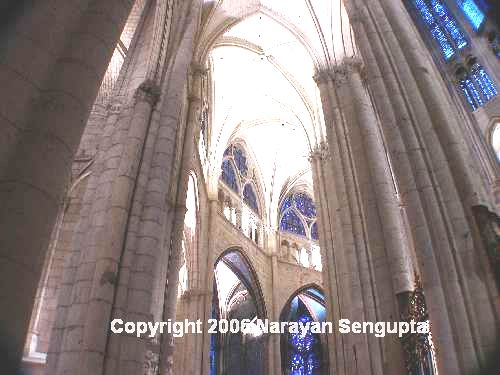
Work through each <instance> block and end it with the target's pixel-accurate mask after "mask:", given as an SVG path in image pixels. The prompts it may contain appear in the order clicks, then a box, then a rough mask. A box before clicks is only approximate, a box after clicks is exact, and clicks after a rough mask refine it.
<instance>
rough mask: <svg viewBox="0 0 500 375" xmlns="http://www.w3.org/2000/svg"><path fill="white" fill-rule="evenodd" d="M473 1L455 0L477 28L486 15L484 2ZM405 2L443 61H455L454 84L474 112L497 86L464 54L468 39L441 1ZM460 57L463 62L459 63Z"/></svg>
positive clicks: (491, 97) (473, 60)
mask: <svg viewBox="0 0 500 375" xmlns="http://www.w3.org/2000/svg"><path fill="white" fill-rule="evenodd" d="M477 1H478V0H455V2H456V4H457V6H458V8H459V9H460V10H461V11H462V12H463V13H464V16H465V17H466V18H467V20H468V21H469V22H470V23H471V25H472V28H473V30H475V31H478V30H479V29H480V28H481V26H482V25H483V24H484V22H485V21H486V15H485V13H484V11H483V10H482V9H484V7H485V5H484V4H482V5H481V6H480V5H478V2H477ZM409 2H410V4H411V8H412V9H413V11H412V12H411V13H412V14H414V15H416V17H417V21H418V22H417V23H419V24H421V25H422V26H423V28H424V29H425V30H424V32H426V33H428V34H429V35H430V36H431V38H432V39H433V40H434V42H436V43H437V45H438V46H439V52H440V55H441V57H442V58H443V59H444V61H445V62H447V63H450V62H451V61H454V62H456V63H458V66H459V68H458V69H456V70H455V77H456V87H457V88H458V91H459V92H460V93H461V94H462V97H463V98H464V101H465V102H466V103H467V105H468V106H469V108H470V109H471V110H472V111H476V110H477V109H478V108H479V107H482V106H484V105H485V104H486V103H487V102H489V101H490V100H491V99H493V98H494V97H496V95H497V88H496V85H495V83H494V81H493V79H492V78H491V76H490V75H489V74H488V72H487V71H486V69H485V68H484V67H483V66H482V65H481V64H479V63H478V62H477V59H476V58H475V57H473V56H470V55H467V54H468V53H470V48H469V47H470V41H469V40H468V39H467V37H466V35H465V32H464V30H463V29H462V27H461V26H460V24H459V23H458V21H457V20H456V19H455V17H454V16H453V14H452V13H451V12H450V11H449V9H448V7H447V6H446V5H445V3H444V2H443V0H409ZM482 3H484V2H482ZM464 60H466V64H464V63H461V62H463V61H464ZM464 65H467V67H465V66H464Z"/></svg>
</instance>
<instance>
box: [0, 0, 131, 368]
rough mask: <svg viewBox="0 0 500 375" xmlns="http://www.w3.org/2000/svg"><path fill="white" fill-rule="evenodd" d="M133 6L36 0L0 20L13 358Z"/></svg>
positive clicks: (3, 327) (3, 212) (7, 329)
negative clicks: (0, 27)
mask: <svg viewBox="0 0 500 375" xmlns="http://www.w3.org/2000/svg"><path fill="white" fill-rule="evenodd" d="M26 4H27V3H26ZM131 6H132V3H131V2H129V1H122V0H112V1H110V2H101V1H97V0H92V1H80V2H72V3H68V2H66V1H50V2H43V3H36V4H32V7H26V8H25V9H23V10H22V11H20V12H18V13H14V14H13V17H14V19H11V20H10V21H9V22H8V23H7V24H6V25H3V26H4V27H5V34H3V35H5V38H2V42H1V43H2V50H3V51H4V52H3V53H2V57H1V66H2V67H1V69H0V74H1V75H2V77H5V81H4V84H3V85H2V88H1V89H0V90H2V98H3V99H4V100H3V103H2V107H1V108H0V111H1V116H0V117H1V118H2V120H0V121H1V122H2V125H1V126H0V129H1V130H0V150H1V151H0V202H2V209H0V227H1V228H2V235H1V238H0V259H1V262H0V288H1V290H0V295H1V297H0V298H1V305H2V306H10V308H8V309H7V308H6V309H2V311H0V322H2V323H0V332H1V333H0V336H1V337H3V338H6V340H7V342H8V343H9V352H10V355H11V357H12V358H13V361H14V362H17V363H18V362H19V361H20V359H21V354H22V351H23V346H24V340H25V337H26V333H27V329H28V325H29V320H30V315H31V312H32V307H33V302H34V298H35V294H36V288H37V285H38V281H39V278H40V275H41V272H42V267H43V259H44V255H45V253H46V251H47V248H48V242H49V237H50V233H51V230H52V227H53V224H54V222H55V219H56V216H57V212H58V208H59V205H60V202H61V200H62V198H63V196H64V188H65V185H66V183H67V182H68V177H69V175H70V171H71V163H72V160H73V156H74V153H75V152H76V148H77V146H78V142H79V141H80V137H81V135H82V132H83V129H84V126H85V123H86V119H87V117H88V115H89V112H90V109H91V107H92V104H93V102H94V100H95V97H96V95H97V92H98V89H99V84H100V82H101V80H102V78H103V76H104V73H105V71H106V67H107V65H108V62H109V60H110V58H111V55H112V53H113V50H114V47H115V46H116V43H117V41H118V38H119V36H120V33H121V31H122V28H123V26H124V24H125V22H126V19H127V16H128V13H129V11H130V8H131ZM89 25H92V29H91V30H89ZM18 280H22V283H21V282H18ZM3 288H7V289H6V290H3Z"/></svg>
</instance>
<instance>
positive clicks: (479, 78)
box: [456, 58, 498, 111]
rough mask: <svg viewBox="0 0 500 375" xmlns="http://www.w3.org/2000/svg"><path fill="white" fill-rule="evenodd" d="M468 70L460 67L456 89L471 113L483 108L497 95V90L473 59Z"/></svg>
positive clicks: (482, 68) (484, 71) (457, 73)
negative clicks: (458, 89) (457, 88)
mask: <svg viewBox="0 0 500 375" xmlns="http://www.w3.org/2000/svg"><path fill="white" fill-rule="evenodd" d="M470 60H471V61H472V63H471V64H470V65H471V66H470V68H469V69H466V68H465V67H464V66H460V67H459V68H458V69H457V72H456V76H457V80H458V87H459V88H460V91H461V92H462V95H463V97H464V98H465V100H466V101H467V103H468V104H469V106H470V108H471V109H472V111H475V110H477V109H478V108H479V107H482V106H484V105H485V104H486V103H487V102H488V101H490V100H491V99H493V98H494V97H495V96H496V95H497V93H498V92H497V89H496V87H495V84H494V83H493V80H492V79H491V77H490V76H489V74H488V73H487V72H486V70H485V69H484V67H483V66H481V65H480V64H478V63H477V62H476V60H475V59H474V58H471V59H470Z"/></svg>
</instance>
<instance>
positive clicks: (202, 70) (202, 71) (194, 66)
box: [189, 62, 208, 77]
mask: <svg viewBox="0 0 500 375" xmlns="http://www.w3.org/2000/svg"><path fill="white" fill-rule="evenodd" d="M207 73H208V69H207V68H206V67H205V66H204V65H203V64H200V63H198V62H192V63H191V65H190V66H189V74H191V75H192V76H193V77H202V76H204V75H206V74H207Z"/></svg>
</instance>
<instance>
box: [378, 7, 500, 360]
mask: <svg viewBox="0 0 500 375" xmlns="http://www.w3.org/2000/svg"><path fill="white" fill-rule="evenodd" d="M379 2H380V5H381V9H383V11H384V16H385V19H386V20H387V21H386V22H387V23H388V24H389V25H390V27H391V29H392V33H391V34H392V35H393V38H394V36H395V37H396V38H397V40H398V42H399V46H400V48H401V51H402V53H403V55H404V57H405V59H406V61H407V64H408V68H409V70H410V72H411V74H412V75H413V77H414V82H415V84H414V85H413V86H412V88H414V90H411V91H410V90H409V89H408V92H409V93H411V94H412V95H409V96H410V99H411V100H412V101H414V102H416V101H417V100H418V99H420V100H421V101H422V102H423V103H424V104H425V107H426V109H427V111H428V113H429V118H430V119H431V121H432V124H433V126H432V127H431V129H429V128H427V127H425V126H424V123H422V122H421V123H420V124H419V125H420V128H421V134H422V136H423V138H424V139H425V140H428V139H430V136H429V134H432V135H433V136H434V137H435V138H436V139H437V142H439V145H440V146H441V148H442V152H443V154H444V156H445V159H446V166H447V167H448V169H449V178H447V179H445V178H444V177H443V176H442V175H444V173H437V174H436V180H437V181H438V182H439V183H440V185H441V187H442V190H443V192H444V194H446V195H451V194H450V192H453V193H454V194H453V198H454V199H451V197H450V196H448V197H447V198H446V199H443V200H444V206H445V207H446V209H447V211H448V212H447V214H448V216H449V219H448V223H447V225H448V230H449V231H450V233H452V235H453V236H454V237H455V240H454V242H455V244H454V245H455V246H456V248H457V250H458V252H459V254H460V257H458V258H457V259H456V261H455V264H456V267H457V271H458V276H459V279H460V281H459V282H460V283H461V284H462V290H463V294H464V299H465V303H466V308H467V314H468V318H469V322H470V326H471V331H472V335H473V339H474V340H475V342H476V345H477V346H476V348H475V350H476V352H477V355H478V357H479V359H481V358H482V357H483V356H484V353H483V350H485V349H486V350H489V349H490V347H491V346H493V345H494V342H495V339H496V337H495V335H494V334H493V333H492V332H491V327H494V326H495V324H496V323H495V321H496V320H498V318H499V316H500V315H499V313H500V311H498V309H497V311H494V307H493V306H492V304H493V303H494V302H493V301H492V298H494V297H493V296H494V295H497V296H498V290H497V289H496V288H495V286H494V284H493V282H492V277H491V272H488V271H489V269H490V267H489V265H488V261H487V256H486V254H485V249H484V248H483V246H482V244H481V239H480V233H478V232H477V230H476V226H477V223H476V220H475V218H474V214H473V212H472V207H473V206H476V205H482V206H484V207H488V208H490V209H491V208H492V207H494V204H493V200H492V197H490V196H487V195H486V193H485V189H484V187H485V185H484V181H483V180H482V179H481V176H480V174H479V173H478V171H479V170H480V168H479V162H478V160H477V158H476V156H475V155H474V154H473V153H472V151H471V149H470V148H469V147H468V145H467V144H466V139H467V137H466V135H465V134H464V133H463V132H462V131H460V130H461V129H463V127H460V126H457V123H459V122H460V121H461V118H460V116H458V113H457V111H456V109H455V108H454V107H453V106H452V105H451V104H450V98H449V95H448V93H447V92H446V91H445V90H443V85H442V82H441V79H440V77H439V76H438V77H436V73H435V72H436V69H435V68H434V67H433V66H432V60H431V59H429V58H428V56H426V53H425V51H424V46H423V45H422V43H418V42H417V43H414V44H413V45H411V43H412V40H415V39H417V38H416V35H415V31H414V30H413V29H410V28H408V27H407V24H408V22H411V18H410V17H409V15H408V13H407V11H406V10H405V9H404V7H403V6H402V4H401V3H399V4H395V3H394V2H391V1H386V0H379ZM382 17H383V16H382V15H381V18H382ZM417 40H418V39H417ZM426 57H427V58H426ZM432 73H434V74H432ZM405 83H406V82H405ZM407 84H408V83H407ZM413 96H414V97H416V98H413ZM417 113H418V112H417ZM429 130H433V131H429ZM433 133H434V134H433ZM437 142H436V143H437ZM429 143H430V142H429ZM432 160H433V159H432ZM436 169H437V168H436ZM455 191H456V193H455ZM465 232H469V233H470V237H471V238H470V239H464V240H460V239H459V237H460V235H461V234H463V233H465ZM472 262H475V263H477V266H473V265H472V264H471V263H472ZM481 273H485V274H486V275H485V276H486V277H482V278H480V277H478V275H479V274H481ZM478 306H481V308H478ZM495 315H496V317H495ZM476 316H480V318H479V319H476Z"/></svg>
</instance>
